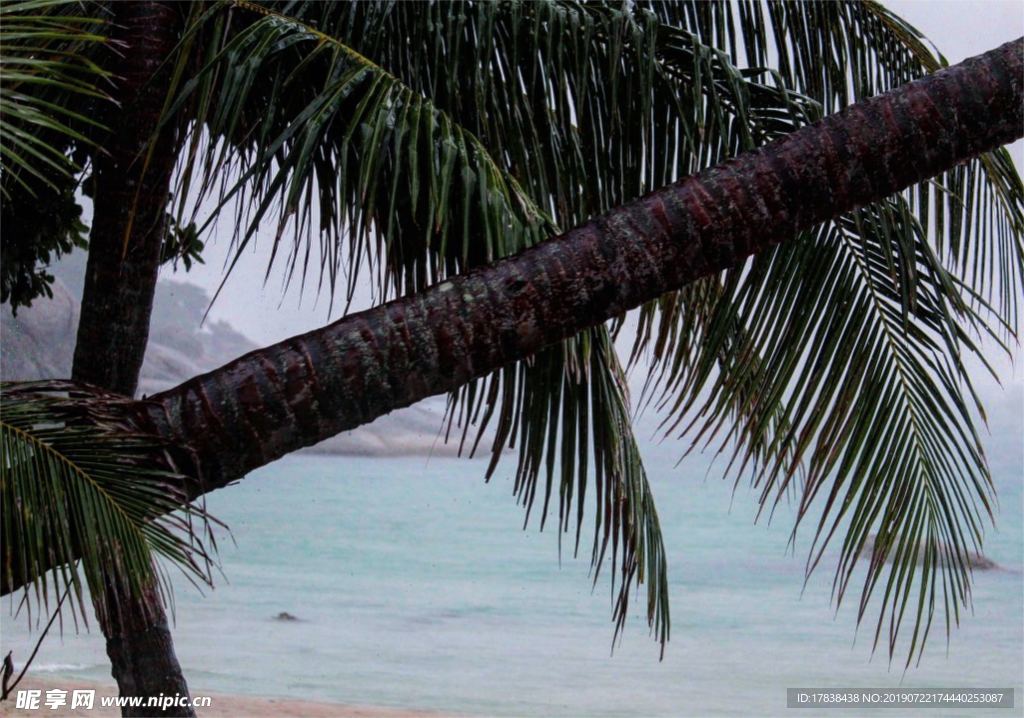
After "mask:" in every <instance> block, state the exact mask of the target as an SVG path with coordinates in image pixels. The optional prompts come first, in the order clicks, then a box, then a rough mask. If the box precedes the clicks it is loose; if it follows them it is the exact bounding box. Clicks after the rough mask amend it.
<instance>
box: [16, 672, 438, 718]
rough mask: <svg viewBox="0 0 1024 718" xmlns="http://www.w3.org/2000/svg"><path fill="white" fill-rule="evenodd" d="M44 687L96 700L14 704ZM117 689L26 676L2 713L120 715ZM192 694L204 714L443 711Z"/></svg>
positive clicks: (207, 717)
mask: <svg viewBox="0 0 1024 718" xmlns="http://www.w3.org/2000/svg"><path fill="white" fill-rule="evenodd" d="M32 689H35V690H41V691H42V699H45V697H46V691H47V690H49V689H61V690H65V691H68V699H69V701H70V695H71V691H73V690H76V689H94V690H95V691H96V701H95V704H94V707H93V708H92V709H91V710H88V709H85V708H76V709H74V710H71V709H69V708H68V707H67V706H63V707H61V708H57V709H54V710H51V709H50V708H48V707H47V706H46V705H45V704H44V703H43V702H42V700H41V701H40V706H39V707H38V708H36V709H34V710H33V709H25V708H21V709H19V708H16V707H15V698H16V695H17V692H18V691H19V690H32ZM116 695H117V689H116V688H115V687H114V684H113V683H90V682H88V681H80V680H75V679H60V678H50V677H47V678H33V677H30V676H25V678H24V679H23V680H22V681H21V683H19V684H18V687H17V689H15V691H14V692H13V693H12V694H11V696H10V697H9V698H8V699H7V700H6V701H3V702H2V703H0V716H5V717H6V716H120V715H121V711H120V709H119V708H116V707H103V706H101V705H100V698H101V696H116ZM192 696H193V698H195V697H197V696H210V698H211V701H210V707H209V708H197V709H196V713H197V714H198V715H200V716H203V717H204V718H248V717H251V718H263V717H266V718H276V717H278V716H281V717H282V718H300V717H301V718H437V717H438V716H439V715H440V714H438V713H431V712H429V711H416V710H401V709H392V708H375V707H373V706H354V705H343V704H340V703H318V702H315V701H302V700H296V699H293V698H269V697H266V698H265V697H252V696H231V695H220V694H217V693H207V692H204V691H203V689H202V688H201V687H200V688H196V689H193V690H192Z"/></svg>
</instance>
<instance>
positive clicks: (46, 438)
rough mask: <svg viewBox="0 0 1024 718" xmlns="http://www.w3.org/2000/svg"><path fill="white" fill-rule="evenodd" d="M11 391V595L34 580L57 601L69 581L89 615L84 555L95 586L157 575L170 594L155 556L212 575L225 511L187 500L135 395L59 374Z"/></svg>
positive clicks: (0, 461)
mask: <svg viewBox="0 0 1024 718" xmlns="http://www.w3.org/2000/svg"><path fill="white" fill-rule="evenodd" d="M0 392H2V403H3V407H2V416H0V508H2V511H3V516H4V521H3V567H2V568H3V574H2V584H3V593H5V594H6V593H8V592H10V591H12V590H13V589H14V588H15V587H19V586H24V596H25V598H26V599H28V600H29V602H30V605H31V604H32V603H35V604H36V605H41V606H44V607H46V606H47V605H48V601H49V597H50V596H52V595H59V594H62V593H64V591H65V590H67V591H69V592H70V593H71V595H73V596H74V597H75V599H76V600H74V601H72V602H71V607H72V611H73V612H74V613H76V614H77V616H81V617H82V618H83V619H84V618H85V616H86V615H87V614H86V612H85V610H84V608H85V606H84V605H83V603H82V602H83V593H82V582H81V579H80V576H79V573H78V570H77V569H75V568H73V563H74V561H75V559H77V558H79V557H80V558H81V563H80V567H81V571H82V574H84V576H85V579H86V585H87V586H88V587H89V589H90V591H91V592H92V593H93V595H101V594H102V593H103V592H104V588H107V587H109V588H113V589H115V590H113V591H107V594H108V595H113V596H116V597H134V598H137V597H140V596H142V595H143V593H144V591H145V590H147V587H150V586H153V585H157V586H158V588H159V590H160V594H161V595H162V596H163V597H165V598H166V597H167V591H168V590H169V588H170V585H169V583H168V582H167V574H166V570H165V569H164V568H163V566H162V565H161V564H160V563H159V562H157V561H155V558H156V557H160V558H161V559H163V561H164V562H166V563H168V564H169V565H172V566H175V567H177V568H179V569H181V570H182V571H183V572H184V573H185V575H186V576H188V577H189V579H190V580H192V581H199V582H201V583H206V584H209V583H210V582H211V580H212V577H211V569H212V567H213V565H214V564H213V560H214V557H215V551H216V542H215V540H214V537H213V533H212V531H211V530H210V529H211V522H214V521H215V520H214V519H212V517H210V516H209V515H208V514H207V513H206V512H205V511H204V510H203V508H202V507H200V506H196V505H194V504H190V503H189V502H188V500H187V498H186V496H185V491H184V486H185V483H184V482H185V481H186V478H185V477H184V476H182V475H180V474H178V473H177V472H176V471H175V470H174V468H173V464H172V463H171V462H170V460H169V458H168V457H167V454H166V448H165V447H164V446H163V445H162V444H161V443H160V441H159V440H157V439H155V438H154V437H151V436H148V435H146V434H144V433H142V432H140V431H139V430H138V429H136V428H135V427H134V425H133V423H132V421H131V418H130V414H129V413H128V412H129V407H130V406H131V402H130V401H129V400H127V399H125V398H123V397H119V396H116V395H112V394H108V393H105V392H101V391H99V390H95V389H91V388H88V387H82V386H78V385H75V384H72V383H70V382H59V381H49V382H21V383H13V382H6V383H4V384H3V385H2V387H0ZM161 467H163V468H161ZM53 565H57V566H59V568H57V569H55V570H54V571H53V573H52V574H50V573H49V572H48V571H47V570H46V569H47V567H49V566H53Z"/></svg>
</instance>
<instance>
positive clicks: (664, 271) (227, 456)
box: [139, 40, 1024, 496]
mask: <svg viewBox="0 0 1024 718" xmlns="http://www.w3.org/2000/svg"><path fill="white" fill-rule="evenodd" d="M1022 48H1024V44H1022V40H1017V41H1015V42H1011V43H1008V44H1006V45H1004V46H1002V47H1000V48H997V49H995V50H992V51H990V52H988V53H986V54H984V55H981V56H978V57H976V58H973V59H971V60H968V61H966V62H964V63H961V64H960V65H957V66H955V67H952V68H949V69H947V70H944V71H942V72H938V73H936V74H934V75H932V76H929V77H927V78H924V79H921V80H918V81H916V82H913V83H910V84H908V85H905V86H903V87H901V88H898V89H897V90H894V91H892V92H890V93H887V94H885V95H881V96H878V97H875V98H872V99H870V100H868V101H866V102H862V103H858V104H855V105H852V106H850V107H849V108H847V109H846V110H844V111H843V112H840V113H838V114H836V115H833V116H830V117H828V118H826V119H825V120H823V121H821V122H819V123H817V124H815V125H812V126H809V127H806V128H804V129H802V130H800V131H798V132H795V133H793V134H792V135H790V136H787V137H786V138H784V139H781V140H779V141H776V142H774V143H772V144H769V145H767V146H765V147H764V148H762V149H760V150H758V151H756V152H751V153H747V154H744V155H741V156H739V157H737V158H736V159H734V160H731V161H729V162H727V163H725V164H722V165H719V166H717V167H714V168H712V169H709V170H706V171H704V172H702V173H700V174H698V175H695V176H692V177H687V178H685V179H683V180H681V181H679V182H677V183H675V184H673V185H670V186H667V187H664V188H662V189H660V190H657V191H656V192H653V193H651V194H649V195H647V196H645V197H642V198H640V199H638V200H636V201H634V202H632V203H630V204H628V205H625V206H622V207H619V208H616V209H614V210H612V211H610V212H608V213H607V214H605V215H603V216H601V217H598V218H596V219H594V220H591V221H590V222H588V223H586V224H584V225H581V226H579V227H577V228H575V229H573V230H571V231H569V232H567V233H566V234H564V235H561V236H559V237H557V238H555V239H552V240H550V241H548V242H545V243H543V244H541V245H539V246H536V247H534V248H532V249H530V250H527V251H525V252H522V253H520V254H518V255H516V256H513V257H510V258H507V259H504V260H502V261H499V262H496V263H494V264H491V265H489V266H487V267H484V268H481V269H479V270H476V271H472V272H469V273H467V274H464V275H460V276H458V277H455V278H452V279H450V280H448V281H444V282H441V283H439V284H436V285H434V286H432V287H431V288H429V289H427V290H426V291H423V292H421V293H419V294H416V295H413V296H410V297H406V298H402V299H398V300H396V301H392V302H389V303H387V304H384V305H381V306H378V307H375V308H373V309H370V310H367V311H364V312H360V313H358V314H353V315H350V316H346V317H345V318H343V319H341V320H340V321H338V322H335V323H333V324H331V325H328V326H326V327H324V328H322V329H319V330H317V331H313V332H309V333H307V334H303V335H300V336H296V337H293V338H291V339H287V340H285V341H283V342H280V343H278V344H275V345H273V346H270V347H267V348H265V349H261V350H258V351H255V352H252V353H250V354H247V355H245V356H243V357H241V358H239V359H236V360H235V361H233V362H231V363H229V364H227V365H225V366H223V367H221V368H220V369H217V370H215V371H212V372H210V373H208V374H205V375H202V376H199V377H196V378H194V379H191V380H189V381H187V382H185V383H184V384H181V385H180V386H178V387H176V388H174V389H171V390H169V391H166V392H164V393H162V394H159V395H157V396H155V397H152V398H151V401H149V402H147V403H146V404H144V405H143V404H140V405H139V406H140V410H141V412H142V413H143V415H144V421H145V422H146V423H148V424H149V425H150V428H152V429H155V430H156V431H157V432H158V433H159V434H161V435H162V436H163V437H165V438H168V439H170V440H172V441H173V442H174V443H175V444H177V445H179V446H182V447H187V448H188V450H189V457H183V458H185V459H186V460H191V461H193V462H194V465H193V466H192V468H193V469H194V471H193V473H194V475H195V476H197V477H201V478H200V479H199V480H198V481H197V482H196V483H195V484H194V485H192V486H191V487H189V491H190V493H191V495H193V496H197V495H199V494H201V493H204V492H206V491H210V490H212V489H216V488H218V487H221V486H224V485H226V484H227V483H229V482H231V481H233V480H235V479H238V478H240V477H241V476H243V475H244V474H246V473H247V472H249V471H251V470H252V469H255V468H257V467H259V466H263V465H264V464H267V463H269V462H271V461H273V460H275V459H277V458H279V457H281V456H284V455H285V454H288V453H289V452H292V451H295V450H296V449H299V448H302V447H304V446H309V445H311V444H314V443H316V442H318V441H321V440H322V439H325V438H327V437H330V436H333V435H334V434H337V433H338V432H341V431H345V430H348V429H352V428H354V427H357V426H359V425H361V424H365V423H367V422H369V421H372V420H373V419H375V418H376V417H378V416H381V415H383V414H386V413H388V412H390V411H393V410H395V409H398V408H400V407H404V406H408V405H410V404H412V403H414V402H416V401H419V400H420V399H423V398H425V397H428V396H432V395H434V394H441V393H444V392H448V391H451V390H452V389H455V388H457V387H459V386H461V385H462V384H465V383H466V382H468V381H470V380H472V379H474V378H476V377H480V376H483V375H485V374H487V373H489V372H492V371H494V370H495V369H498V368H500V367H502V366H504V365H506V364H508V363H510V362H513V361H516V360H519V359H523V358H524V357H528V356H530V355H531V354H533V353H535V352H536V351H538V350H539V349H541V348H543V347H545V346H547V345H550V344H552V343H554V342H557V341H559V340H561V339H564V338H565V337H569V336H572V335H574V334H576V333H577V332H579V331H581V330H582V329H585V328H587V327H590V326H593V325H596V324H599V323H601V322H603V321H605V320H607V319H609V318H611V317H615V316H618V315H620V314H621V313H622V312H624V311H626V310H628V309H631V308H633V307H636V306H638V305H639V304H641V303H642V302H645V301H648V300H651V299H654V298H656V297H658V296H659V295H661V294H663V293H665V292H668V291H670V290H674V289H678V288H679V287H681V286H683V285H685V284H687V283H688V282H692V281H694V280H696V279H699V278H701V277H705V276H708V275H710V274H713V273H715V272H718V271H720V270H723V269H725V268H728V267H735V266H739V265H740V264H742V262H743V261H744V259H745V258H747V257H749V256H750V255H752V254H755V253H758V252H762V251H765V250H767V249H769V248H770V247H772V246H773V245H775V244H776V243H778V242H782V241H784V240H787V239H790V238H792V237H793V236H795V235H796V234H797V232H799V231H800V230H803V229H806V228H809V227H811V226H813V225H815V224H817V223H820V222H822V221H824V220H827V219H829V218H831V217H835V216H836V215H839V214H840V213H843V212H845V211H848V210H850V209H852V208H854V207H856V206H858V205H863V204H868V203H870V202H872V201H875V200H878V199H880V198H883V197H885V196H887V195H889V194H891V193H894V192H897V191H899V190H901V189H903V188H905V187H907V186H909V185H911V184H913V183H915V182H918V181H921V180H923V179H926V178H928V177H931V176H933V175H936V174H938V173H940V172H942V171H944V170H946V169H949V168H950V167H952V166H954V165H955V164H957V163H958V162H962V161H964V160H966V159H968V158H970V157H973V156H975V155H977V154H979V153H982V152H984V151H987V150H990V149H993V148H995V147H997V146H999V145H1002V144H1005V143H1007V142H1010V141H1012V140H1014V139H1016V138H1018V137H1021V135H1022V134H1024V112H1022V106H1024V94H1022V78H1024V57H1022Z"/></svg>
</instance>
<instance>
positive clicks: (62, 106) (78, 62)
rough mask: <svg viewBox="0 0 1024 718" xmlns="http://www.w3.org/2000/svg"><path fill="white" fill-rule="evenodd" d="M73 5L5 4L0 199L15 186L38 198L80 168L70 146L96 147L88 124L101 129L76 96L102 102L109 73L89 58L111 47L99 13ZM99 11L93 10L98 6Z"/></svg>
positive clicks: (0, 37) (0, 30)
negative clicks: (37, 192)
mask: <svg viewBox="0 0 1024 718" xmlns="http://www.w3.org/2000/svg"><path fill="white" fill-rule="evenodd" d="M86 9H87V8H86V4H84V3H81V2H76V1H74V0H15V1H14V2H6V3H4V4H3V6H0V196H2V197H3V198H4V199H5V200H9V199H10V185H11V183H16V184H19V185H21V186H22V187H24V188H26V189H27V190H28V191H29V192H30V193H31V194H34V191H33V186H32V185H33V184H35V182H41V183H43V184H44V185H46V186H48V187H51V188H53V189H58V188H57V186H56V184H55V179H56V178H66V177H70V176H72V175H74V174H75V173H76V172H78V170H79V169H80V168H79V167H78V166H77V165H76V164H75V162H73V161H72V159H71V157H70V156H69V153H68V143H69V142H72V143H82V144H86V145H89V144H92V141H91V140H90V139H89V138H88V137H86V135H85V134H83V126H89V127H93V128H99V127H101V125H100V124H99V123H98V122H97V121H96V120H94V119H92V118H91V117H89V116H87V115H86V114H84V113H82V112H81V111H80V110H79V109H77V108H76V103H75V102H74V98H75V97H79V98H82V97H85V98H97V99H103V98H106V97H107V95H106V93H105V92H104V89H103V85H104V81H105V80H107V78H109V77H110V73H109V71H107V70H104V69H103V68H102V67H100V66H99V65H98V64H97V63H96V62H95V61H94V60H93V59H92V57H91V55H92V53H93V52H94V49H95V46H97V45H102V44H105V43H107V42H108V39H107V37H106V35H105V34H104V31H105V29H106V28H105V22H104V21H103V19H102V18H101V17H100V15H101V13H99V12H98V11H97V12H94V13H91V14H85V12H84V11H85V10H86ZM93 9H94V10H96V8H93Z"/></svg>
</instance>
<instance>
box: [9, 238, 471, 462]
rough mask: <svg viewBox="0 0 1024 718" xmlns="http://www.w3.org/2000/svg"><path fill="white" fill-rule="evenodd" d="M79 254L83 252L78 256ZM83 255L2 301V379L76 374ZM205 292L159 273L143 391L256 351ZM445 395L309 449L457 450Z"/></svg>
mask: <svg viewBox="0 0 1024 718" xmlns="http://www.w3.org/2000/svg"><path fill="white" fill-rule="evenodd" d="M75 255H78V256H75ZM84 262H85V255H84V254H82V253H80V252H79V253H75V254H73V255H72V256H71V257H69V258H68V259H67V260H66V261H62V262H61V263H60V265H59V266H57V267H56V268H54V270H53V271H54V274H55V276H56V277H57V279H56V281H55V282H54V285H53V298H52V299H37V300H36V301H34V302H33V303H32V306H31V307H23V308H20V309H19V310H18V315H17V316H13V315H12V314H11V310H10V307H9V306H7V305H3V306H2V307H0V378H2V379H3V380H4V381H26V380H31V379H66V378H68V377H69V376H70V375H71V360H72V357H73V355H74V348H75V336H76V334H77V331H78V317H79V297H80V296H81V291H82V277H83V276H84V269H85V264H84ZM209 304H210V297H209V295H208V294H206V292H205V291H204V290H203V289H202V288H201V287H198V286H196V285H194V284H189V283H187V282H179V281H174V280H167V279H161V280H160V281H159V282H158V284H157V289H156V296H155V297H154V302H153V316H152V321H151V324H150V336H149V345H148V346H147V348H146V358H145V362H144V363H143V365H142V374H141V377H140V380H139V393H140V394H147V395H149V394H155V393H157V392H159V391H163V390H164V389H168V388H170V387H172V386H176V385H177V384H180V383H181V382H183V381H185V380H186V379H188V378H190V377H193V376H195V375H196V374H201V373H203V372H207V371H210V370H211V369H215V368H217V367H219V366H221V365H223V364H225V363H227V362H228V361H230V360H231V359H234V358H235V357H238V356H240V355H242V354H245V353H246V352H249V351H252V350H253V349H256V348H257V347H256V344H255V343H254V342H252V341H251V340H250V339H248V338H247V337H245V336H243V335H242V334H241V333H239V332H238V331H236V330H235V329H234V328H233V327H232V326H231V325H230V324H228V323H227V322H224V321H213V320H207V321H206V322H205V323H204V324H202V318H203V314H204V313H205V312H206V309H207V307H208V306H209ZM443 415H444V400H443V399H435V400H432V401H431V400H428V401H426V402H421V403H420V404H417V405H416V406H413V407H409V408H408V409H403V410H401V411H396V412H394V413H392V414H389V415H387V416H383V417H381V418H380V419H378V420H377V421H375V422H373V423H372V424H368V425H366V426H363V427H360V428H358V429H356V430H354V431H348V432H345V433H343V434H339V435H338V436H336V437H333V438H331V439H328V440H327V441H324V442H322V443H321V444H318V445H317V446H315V447H312V448H311V449H309V451H314V452H319V453H332V454H348V455H360V456H394V455H417V454H422V455H430V454H433V455H452V454H454V453H456V452H457V451H458V446H457V445H446V444H444V443H443V441H442V440H441V439H440V438H439V429H440V427H441V425H442V418H443Z"/></svg>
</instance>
